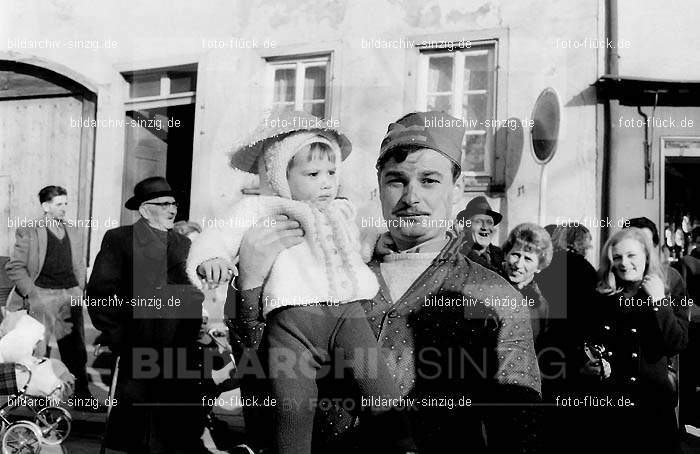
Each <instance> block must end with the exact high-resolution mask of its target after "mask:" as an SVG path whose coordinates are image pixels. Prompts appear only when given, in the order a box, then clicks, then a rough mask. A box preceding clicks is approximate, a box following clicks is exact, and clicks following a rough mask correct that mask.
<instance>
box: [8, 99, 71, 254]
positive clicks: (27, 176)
mask: <svg viewBox="0 0 700 454" xmlns="http://www.w3.org/2000/svg"><path fill="white" fill-rule="evenodd" d="M82 108H83V105H82V101H81V100H80V99H78V98H75V97H60V98H30V99H19V100H4V101H0V144H1V145H0V147H1V149H2V153H0V185H2V187H3V190H9V193H7V195H6V196H5V197H3V198H2V201H1V202H0V203H2V205H3V206H2V207H1V210H0V211H4V212H5V213H7V216H8V217H7V219H8V222H7V223H6V224H5V223H4V222H3V224H5V225H3V228H2V229H0V232H1V233H0V255H8V254H9V252H10V248H11V247H12V246H13V244H14V232H15V229H16V228H17V227H18V226H19V225H22V223H26V220H34V219H36V218H38V217H41V215H42V213H43V212H42V210H41V205H40V204H39V198H38V193H39V190H40V189H41V188H43V187H44V186H48V185H57V186H63V187H64V188H66V190H67V191H68V211H67V213H66V219H77V217H78V203H77V202H78V195H79V187H80V182H79V180H80V140H81V128H80V126H78V125H77V123H74V125H71V120H74V121H75V122H77V121H78V119H79V118H80V117H81V113H82ZM3 219H4V216H3Z"/></svg>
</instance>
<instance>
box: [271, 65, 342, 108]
mask: <svg viewBox="0 0 700 454" xmlns="http://www.w3.org/2000/svg"><path fill="white" fill-rule="evenodd" d="M331 58H332V57H331V54H325V55H320V56H318V55H315V56H298V57H291V58H288V57H284V58H268V59H267V76H266V78H267V81H268V83H267V86H268V89H267V90H266V91H265V92H266V93H265V108H266V109H267V110H272V109H273V108H274V105H275V101H274V93H275V71H276V70H278V69H292V68H293V69H295V71H296V72H295V77H296V79H295V82H294V110H304V75H305V74H306V68H312V67H315V66H325V67H326V80H325V93H324V98H323V104H324V109H323V118H329V116H330V112H331V99H330V98H331V93H332V90H331V80H332V77H331V68H332V66H331ZM314 101H315V100H311V102H312V103H314V104H316V102H314Z"/></svg>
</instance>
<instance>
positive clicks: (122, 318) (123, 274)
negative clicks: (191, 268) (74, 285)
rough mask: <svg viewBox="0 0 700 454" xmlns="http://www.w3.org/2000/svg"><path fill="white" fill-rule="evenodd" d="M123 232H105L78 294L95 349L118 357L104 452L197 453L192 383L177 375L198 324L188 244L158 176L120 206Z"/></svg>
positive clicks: (188, 376) (184, 370)
mask: <svg viewBox="0 0 700 454" xmlns="http://www.w3.org/2000/svg"><path fill="white" fill-rule="evenodd" d="M125 206H126V208H128V209H130V210H138V212H139V214H140V215H141V218H140V219H139V220H138V221H137V222H136V223H134V224H133V225H128V226H123V227H118V228H116V229H112V230H109V231H107V233H106V234H105V236H104V238H103V240H102V246H101V249H100V252H99V253H98V255H97V258H96V259H95V264H94V267H93V270H92V275H91V276H90V281H89V283H88V286H87V301H86V304H87V305H88V312H89V314H90V317H91V319H92V322H93V325H95V328H97V329H98V330H99V331H101V335H100V338H99V341H98V343H100V344H102V345H107V346H109V347H110V349H111V350H112V351H113V352H114V353H115V354H116V355H119V370H120V372H119V373H118V375H117V382H116V390H115V399H116V401H117V404H116V405H114V406H113V408H112V410H111V414H110V418H109V424H108V426H107V430H106V436H105V441H106V443H105V445H106V446H107V447H109V448H112V449H120V450H126V451H128V452H129V453H142V452H143V453H147V452H148V453H183V454H184V453H188V454H189V453H205V452H208V451H207V450H206V449H205V448H204V446H203V445H202V442H201V440H200V437H201V435H202V431H203V425H202V424H199V423H198V421H199V419H197V418H198V415H200V414H201V409H200V408H198V407H199V406H200V401H199V400H200V397H198V396H199V394H198V391H197V382H198V381H201V380H202V377H201V376H197V375H196V374H195V375H193V371H192V370H189V369H188V367H187V364H190V363H188V357H189V354H190V349H191V347H192V346H193V345H194V344H195V342H196V340H197V338H198V336H199V328H200V325H201V314H202V301H203V299H204V296H203V295H202V293H201V292H199V291H198V290H196V289H195V288H194V287H193V286H192V285H190V283H189V281H188V279H187V276H186V273H185V263H186V259H187V254H188V252H189V247H190V240H189V239H188V238H187V237H186V236H184V235H181V234H179V233H177V232H175V231H174V230H173V224H174V221H175V216H176V215H177V201H176V200H175V197H174V192H173V191H172V189H171V188H170V185H169V184H168V182H167V181H166V180H165V178H162V177H151V178H147V179H145V180H143V181H141V182H139V183H138V184H137V185H136V187H135V188H134V195H133V197H131V198H130V199H129V200H127V202H126V204H125Z"/></svg>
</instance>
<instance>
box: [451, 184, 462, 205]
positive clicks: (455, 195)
mask: <svg viewBox="0 0 700 454" xmlns="http://www.w3.org/2000/svg"><path fill="white" fill-rule="evenodd" d="M461 198H462V185H461V183H459V180H457V182H456V183H455V184H454V186H453V187H452V202H453V203H454V202H457V201H459V200H461Z"/></svg>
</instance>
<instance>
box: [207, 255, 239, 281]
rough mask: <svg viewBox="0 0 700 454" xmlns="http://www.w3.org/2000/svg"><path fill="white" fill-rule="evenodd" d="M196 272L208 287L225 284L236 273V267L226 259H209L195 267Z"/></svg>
mask: <svg viewBox="0 0 700 454" xmlns="http://www.w3.org/2000/svg"><path fill="white" fill-rule="evenodd" d="M197 274H199V276H201V277H202V279H204V282H205V283H206V284H207V287H208V288H215V287H218V286H219V285H223V284H226V283H227V282H229V281H230V280H231V278H232V277H233V276H236V275H237V274H238V272H237V270H236V267H235V266H234V265H233V264H232V263H231V262H229V261H228V260H226V259H222V258H216V259H209V260H206V261H205V262H203V263H202V264H201V265H199V266H198V267H197Z"/></svg>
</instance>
